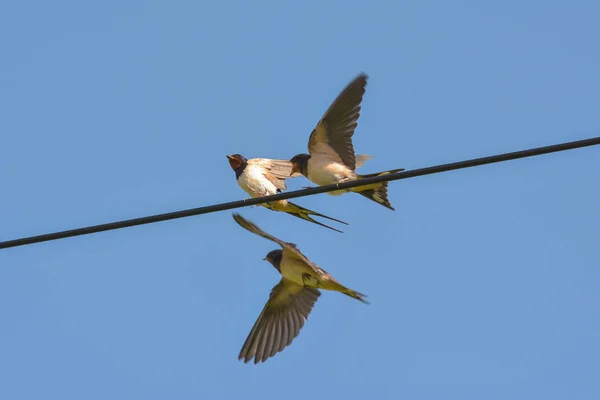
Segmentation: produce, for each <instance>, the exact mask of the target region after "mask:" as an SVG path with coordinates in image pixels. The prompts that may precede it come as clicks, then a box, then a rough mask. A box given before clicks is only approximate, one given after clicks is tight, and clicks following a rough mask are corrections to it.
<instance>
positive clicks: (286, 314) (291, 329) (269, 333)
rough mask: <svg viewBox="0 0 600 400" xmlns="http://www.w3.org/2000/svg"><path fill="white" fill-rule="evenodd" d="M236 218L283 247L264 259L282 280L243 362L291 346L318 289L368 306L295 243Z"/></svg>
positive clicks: (242, 353)
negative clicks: (278, 237)
mask: <svg viewBox="0 0 600 400" xmlns="http://www.w3.org/2000/svg"><path fill="white" fill-rule="evenodd" d="M233 219H234V220H235V222H237V223H238V224H239V225H240V226H241V227H243V228H244V229H247V230H248V231H250V232H252V233H254V234H256V235H259V236H262V237H263V238H265V239H268V240H271V241H273V242H275V243H277V244H278V245H280V246H281V250H272V251H270V252H269V253H268V254H267V256H266V257H265V258H264V259H265V260H267V261H268V262H269V263H271V265H273V267H275V269H276V270H277V272H279V273H280V274H281V276H282V277H281V280H280V281H279V283H278V284H277V285H275V286H274V287H273V289H272V290H271V294H270V296H269V300H268V301H267V304H266V305H265V307H264V308H263V310H262V312H261V313H260V315H259V316H258V319H257V320H256V322H255V323H254V326H253V327H252V330H250V334H249V335H248V338H247V339H246V341H245V342H244V345H243V346H242V350H241V351H240V354H239V357H238V358H239V359H240V360H242V361H244V362H245V363H247V362H249V361H250V360H252V359H253V358H254V364H258V363H259V362H265V361H266V360H267V359H268V358H269V357H273V356H274V355H275V354H277V353H279V352H280V351H282V350H283V349H285V348H286V347H287V346H289V345H290V344H291V343H292V341H293V340H294V338H295V337H296V336H298V334H299V333H300V329H302V327H303V326H304V322H305V321H306V319H307V318H308V315H309V314H310V312H311V311H312V308H313V306H314V305H315V303H316V301H317V299H318V298H319V296H321V292H320V291H319V289H324V290H332V291H336V292H341V293H343V294H345V295H347V296H350V297H352V298H354V299H357V300H360V301H362V302H363V303H366V304H368V302H367V301H366V300H365V297H366V295H364V294H362V293H359V292H356V291H354V290H352V289H349V288H347V287H345V286H344V285H342V284H341V283H339V282H338V281H336V280H335V279H334V278H333V276H331V275H330V274H329V273H328V272H327V271H325V270H324V269H323V268H320V267H319V266H318V265H316V264H315V263H313V262H312V261H310V260H309V259H308V258H307V257H306V256H305V255H304V254H302V253H301V252H300V250H299V249H298V248H297V247H296V245H295V244H294V243H288V242H284V241H282V240H280V239H277V238H276V237H274V236H271V235H269V234H268V233H266V232H264V231H263V230H261V229H260V228H259V227H258V226H256V225H255V224H254V223H252V222H250V221H248V220H246V219H245V218H244V217H242V216H241V215H240V214H237V213H234V214H233Z"/></svg>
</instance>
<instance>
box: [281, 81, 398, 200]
mask: <svg viewBox="0 0 600 400" xmlns="http://www.w3.org/2000/svg"><path fill="white" fill-rule="evenodd" d="M366 85H367V75H366V74H360V75H359V76H357V77H356V78H355V79H354V80H353V81H352V82H350V83H349V84H348V86H346V88H345V89H344V90H343V91H342V93H340V95H339V96H338V97H337V98H336V99H335V101H334V102H333V103H332V104H331V106H330V107H329V109H328V110H327V111H326V112H325V115H323V118H321V121H319V123H318V124H317V126H316V127H315V129H313V131H312V133H311V134H310V138H309V140H308V152H309V153H310V154H297V155H296V156H294V157H293V158H292V159H291V160H290V162H291V163H292V171H291V175H292V176H298V174H302V175H304V176H305V177H306V178H308V180H310V181H312V182H314V183H316V184H317V185H331V184H334V183H342V182H347V181H352V180H356V179H361V178H369V177H373V176H379V175H385V174H390V173H393V172H399V171H404V168H398V169H393V170H390V171H384V172H377V173H374V174H366V175H358V174H357V173H356V168H359V167H361V166H362V165H363V164H364V163H365V161H367V160H368V159H370V158H371V156H368V155H364V154H362V155H355V154H354V145H353V143H352V136H353V135H354V130H355V129H356V126H357V125H358V118H359V116H360V109H361V105H360V104H361V102H362V98H363V94H364V93H365V87H366ZM387 187H388V183H387V182H381V183H375V184H371V185H366V186H360V187H356V188H352V189H345V190H336V191H333V192H328V194H330V195H333V196H338V195H341V194H344V193H347V192H355V193H359V194H361V195H363V196H365V197H366V198H367V199H370V200H373V201H375V202H377V203H379V204H381V205H382V206H384V207H387V208H389V209H391V210H393V209H394V208H393V207H392V206H391V204H390V202H389V200H388V198H387Z"/></svg>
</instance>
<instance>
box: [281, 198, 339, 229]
mask: <svg viewBox="0 0 600 400" xmlns="http://www.w3.org/2000/svg"><path fill="white" fill-rule="evenodd" d="M279 211H283V212H286V213H288V214H290V215H293V216H294V217H297V218H301V219H303V220H305V221H308V222H312V223H313V224H317V225H321V226H324V227H325V228H329V229H331V230H333V231H336V232H340V233H343V232H342V231H340V230H338V229H335V228H332V227H331V226H329V225H325V224H323V223H321V222H319V221H315V220H314V219H312V218H311V217H310V216H311V215H316V216H317V217H321V218H327V219H330V220H332V221H335V222H339V223H340V224H344V225H348V223H347V222H344V221H340V220H339V219H335V218H331V217H328V216H327V215H323V214H320V213H318V212H316V211H312V210H309V209H308V208H304V207H300V206H299V205H297V204H294V203H292V202H290V201H288V202H287V206H286V207H285V209H280V210H279Z"/></svg>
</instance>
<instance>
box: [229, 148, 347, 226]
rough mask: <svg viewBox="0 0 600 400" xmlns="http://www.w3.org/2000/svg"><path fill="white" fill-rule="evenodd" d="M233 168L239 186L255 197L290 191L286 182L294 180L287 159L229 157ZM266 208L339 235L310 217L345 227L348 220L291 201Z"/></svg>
mask: <svg viewBox="0 0 600 400" xmlns="http://www.w3.org/2000/svg"><path fill="white" fill-rule="evenodd" d="M227 159H228V160H229V165H231V169H233V170H234V171H235V177H236V179H237V182H238V185H239V186H240V187H241V188H242V189H243V190H244V191H245V192H246V193H248V194H249V195H250V196H252V197H264V196H270V195H273V194H277V193H281V191H282V190H285V189H286V186H285V180H286V178H289V177H290V172H291V169H292V163H291V162H289V161H287V160H271V159H268V158H253V159H250V160H248V159H246V157H244V156H242V155H240V154H233V155H229V156H227ZM261 205H262V206H263V207H265V208H268V209H270V210H274V211H283V212H285V213H288V214H290V215H293V216H294V217H297V218H301V219H304V220H306V221H309V222H312V223H315V224H317V225H321V226H324V227H325V228H329V229H331V230H334V231H336V232H342V231H340V230H337V229H335V228H332V227H330V226H328V225H325V224H323V223H321V222H319V221H315V220H314V219H312V218H311V217H310V215H316V216H318V217H322V218H327V219H330V220H332V221H336V222H339V223H342V224H345V225H348V224H347V223H346V222H344V221H340V220H339V219H335V218H331V217H328V216H326V215H323V214H319V213H318V212H315V211H312V210H309V209H307V208H304V207H300V206H299V205H297V204H294V203H292V202H291V201H287V200H279V201H273V202H270V203H263V204H261Z"/></svg>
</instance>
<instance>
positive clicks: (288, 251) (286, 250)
mask: <svg viewBox="0 0 600 400" xmlns="http://www.w3.org/2000/svg"><path fill="white" fill-rule="evenodd" d="M233 219H234V220H235V222H237V223H238V224H239V225H240V226H241V227H242V228H244V229H246V230H248V231H250V232H252V233H254V234H255V235H258V236H262V237H264V238H265V239H268V240H270V241H272V242H275V243H277V244H278V245H280V246H281V247H282V248H283V254H284V255H285V256H288V257H293V258H296V259H298V260H301V261H303V262H304V263H305V264H306V265H308V266H309V267H310V268H312V269H313V270H314V271H315V272H317V273H318V274H322V273H323V269H322V268H319V266H317V265H316V264H315V263H313V262H312V261H310V260H309V259H308V257H306V256H305V255H304V254H302V252H301V251H300V250H299V249H298V248H297V247H296V245H295V244H294V243H289V242H284V241H283V240H281V239H278V238H276V237H275V236H272V235H269V234H268V233H267V232H265V231H263V230H262V229H260V228H259V227H258V226H257V225H256V224H254V223H253V222H250V221H248V220H247V219H246V218H244V217H242V216H241V215H240V214H238V213H233Z"/></svg>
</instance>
